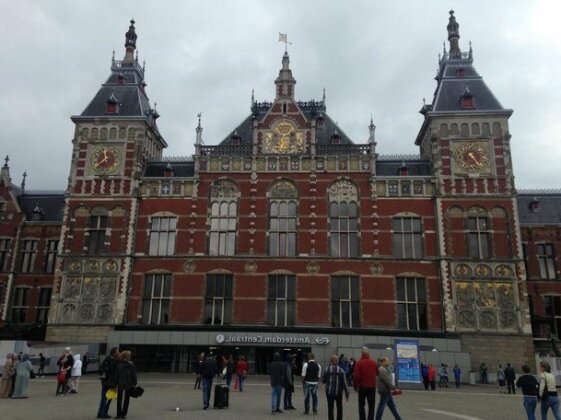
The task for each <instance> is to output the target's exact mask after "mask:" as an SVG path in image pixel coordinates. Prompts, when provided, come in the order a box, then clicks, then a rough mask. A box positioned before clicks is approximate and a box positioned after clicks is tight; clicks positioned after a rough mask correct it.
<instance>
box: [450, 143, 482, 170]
mask: <svg viewBox="0 0 561 420" xmlns="http://www.w3.org/2000/svg"><path fill="white" fill-rule="evenodd" d="M454 160H455V161H456V164H457V165H458V166H459V167H460V168H462V169H464V170H466V171H468V172H480V171H481V170H483V169H486V168H487V166H488V165H489V151H488V150H487V147H486V145H484V144H481V143H465V144H461V145H459V146H458V147H457V148H456V150H455V152H454Z"/></svg>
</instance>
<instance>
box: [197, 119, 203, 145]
mask: <svg viewBox="0 0 561 420" xmlns="http://www.w3.org/2000/svg"><path fill="white" fill-rule="evenodd" d="M202 115H203V114H202V112H199V113H198V114H197V118H198V120H199V121H198V123H197V128H196V129H195V131H196V132H197V136H196V138H195V144H203V127H201V117H202Z"/></svg>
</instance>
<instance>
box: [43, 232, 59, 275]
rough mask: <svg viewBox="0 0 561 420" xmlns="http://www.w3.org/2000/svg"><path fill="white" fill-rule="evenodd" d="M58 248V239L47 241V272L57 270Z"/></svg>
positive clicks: (50, 272)
mask: <svg viewBox="0 0 561 420" xmlns="http://www.w3.org/2000/svg"><path fill="white" fill-rule="evenodd" d="M57 249H58V240H50V241H47V252H46V255H45V273H49V274H52V273H54V272H55V263H56V252H57Z"/></svg>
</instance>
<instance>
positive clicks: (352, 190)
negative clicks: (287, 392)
mask: <svg viewBox="0 0 561 420" xmlns="http://www.w3.org/2000/svg"><path fill="white" fill-rule="evenodd" d="M329 201H358V190H357V188H356V185H355V184H353V183H352V182H351V181H349V180H348V179H340V180H338V181H336V182H334V183H333V184H331V186H330V187H329Z"/></svg>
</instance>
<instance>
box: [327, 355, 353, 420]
mask: <svg viewBox="0 0 561 420" xmlns="http://www.w3.org/2000/svg"><path fill="white" fill-rule="evenodd" d="M338 362H339V360H338V358H337V355H336V354H334V355H333V356H331V364H330V365H329V366H328V367H327V368H326V369H325V373H324V374H323V383H324V384H325V396H326V398H327V418H328V420H334V419H335V417H334V416H333V408H334V405H337V420H343V393H344V394H345V399H346V400H347V401H348V400H349V390H348V389H347V381H346V378H345V370H344V369H343V368H342V367H341V366H339V365H338Z"/></svg>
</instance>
